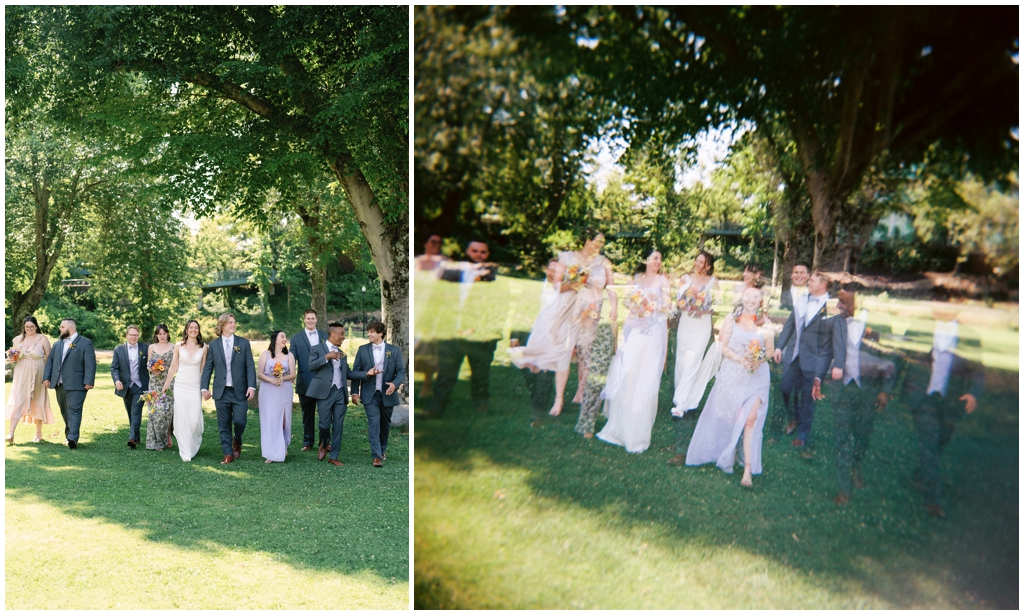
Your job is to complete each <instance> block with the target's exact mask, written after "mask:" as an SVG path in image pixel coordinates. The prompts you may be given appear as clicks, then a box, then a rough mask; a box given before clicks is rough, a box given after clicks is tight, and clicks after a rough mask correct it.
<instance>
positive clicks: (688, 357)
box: [672, 275, 718, 416]
mask: <svg viewBox="0 0 1024 615" xmlns="http://www.w3.org/2000/svg"><path fill="white" fill-rule="evenodd" d="M692 285H693V281H692V280H691V279H690V276H689V275H687V276H686V277H685V278H684V282H683V285H682V287H681V288H680V289H679V292H678V293H677V294H676V300H679V299H681V298H682V297H683V293H685V292H686V290H687V289H689V288H690V286H692ZM715 285H716V281H715V278H714V277H712V278H711V279H710V280H708V283H707V284H705V285H704V288H706V289H708V290H712V289H713V288H714V286H715ZM710 340H711V314H703V315H701V316H700V318H693V317H692V316H690V315H689V314H687V313H686V311H685V310H681V311H680V313H679V328H678V329H677V332H676V370H675V385H676V389H675V394H674V395H673V396H672V404H673V408H672V415H673V416H682V415H683V414H684V413H686V412H689V411H690V410H694V409H695V408H696V407H697V406H698V405H700V400H701V398H702V397H704V391H705V390H706V389H707V388H708V382H709V381H710V380H711V377H712V376H713V375H714V373H715V372H717V371H718V364H716V363H714V362H713V361H710V362H705V361H704V357H705V350H707V349H708V342H709V341H710ZM717 352H718V348H717V347H716V346H715V345H714V344H712V345H711V349H710V350H707V353H708V354H712V353H717ZM712 356H713V355H712ZM712 370H714V371H712Z"/></svg>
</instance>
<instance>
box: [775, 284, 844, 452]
mask: <svg viewBox="0 0 1024 615" xmlns="http://www.w3.org/2000/svg"><path fill="white" fill-rule="evenodd" d="M828 287H829V280H828V278H826V277H825V276H824V275H822V274H821V272H819V271H815V272H814V273H813V274H811V277H810V279H809V280H808V282H807V291H808V294H807V295H806V296H805V297H801V298H798V299H797V300H796V305H794V306H793V313H792V314H790V315H789V318H788V319H787V320H786V324H785V325H783V327H782V333H781V334H780V335H779V339H778V340H777V341H776V346H775V362H776V363H782V364H783V365H784V367H783V371H782V382H781V383H780V385H781V386H780V388H781V389H782V399H783V404H785V405H788V401H789V396H790V394H791V393H792V392H793V391H794V390H799V391H800V403H799V404H798V405H797V406H796V408H795V410H796V422H797V424H796V438H795V439H794V440H793V446H795V447H797V448H799V449H801V454H802V456H803V457H805V458H810V457H812V456H813V454H812V453H811V451H810V450H809V449H808V448H807V445H808V442H809V440H810V438H811V425H812V424H813V422H814V402H816V401H817V400H819V399H822V395H821V381H822V380H824V379H825V377H826V374H828V372H829V365H832V372H831V375H832V380H839V379H840V378H842V377H843V368H844V367H845V366H846V321H845V320H843V319H841V318H840V320H841V322H836V323H835V325H834V326H833V321H832V319H831V318H829V317H828V313H827V312H826V309H825V305H826V304H827V303H828V299H829V297H828ZM836 318H839V317H836Z"/></svg>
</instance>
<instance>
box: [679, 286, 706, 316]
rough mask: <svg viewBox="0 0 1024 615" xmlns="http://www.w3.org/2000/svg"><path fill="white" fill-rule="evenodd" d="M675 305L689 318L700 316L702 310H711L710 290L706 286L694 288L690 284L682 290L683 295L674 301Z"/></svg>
mask: <svg viewBox="0 0 1024 615" xmlns="http://www.w3.org/2000/svg"><path fill="white" fill-rule="evenodd" d="M676 305H677V306H678V307H679V309H680V310H682V311H684V312H686V313H687V314H688V315H689V316H690V318H700V317H701V313H702V312H710V311H711V291H709V290H707V289H706V288H702V289H700V290H696V289H694V288H693V287H692V286H691V287H690V288H687V289H686V290H685V291H683V296H682V297H681V298H680V299H679V300H678V301H676Z"/></svg>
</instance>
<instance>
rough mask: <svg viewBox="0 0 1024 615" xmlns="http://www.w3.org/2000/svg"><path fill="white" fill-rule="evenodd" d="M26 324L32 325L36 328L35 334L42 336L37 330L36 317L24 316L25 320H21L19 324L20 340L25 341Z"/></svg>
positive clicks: (37, 322)
mask: <svg viewBox="0 0 1024 615" xmlns="http://www.w3.org/2000/svg"><path fill="white" fill-rule="evenodd" d="M28 323H32V324H34V325H35V326H36V333H38V334H42V331H41V330H40V329H39V321H37V320H36V317H35V316H26V317H25V320H23V321H22V322H21V339H25V335H27V334H26V333H25V325H26V324H28Z"/></svg>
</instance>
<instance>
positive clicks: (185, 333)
mask: <svg viewBox="0 0 1024 615" xmlns="http://www.w3.org/2000/svg"><path fill="white" fill-rule="evenodd" d="M192 323H196V327H198V328H199V333H198V335H196V343H197V344H199V347H200V348H202V347H203V328H202V327H201V326H200V325H199V321H198V320H190V321H188V322H187V323H185V328H184V329H182V330H181V343H182V344H184V343H185V342H187V341H188V326H189V325H190V324H192Z"/></svg>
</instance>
